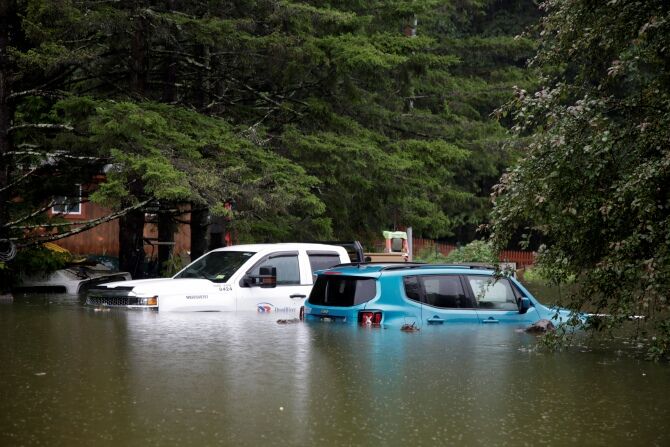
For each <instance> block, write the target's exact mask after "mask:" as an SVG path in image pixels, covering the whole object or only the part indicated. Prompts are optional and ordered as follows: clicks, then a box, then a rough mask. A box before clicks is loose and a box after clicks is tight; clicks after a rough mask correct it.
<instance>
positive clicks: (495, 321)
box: [482, 317, 500, 323]
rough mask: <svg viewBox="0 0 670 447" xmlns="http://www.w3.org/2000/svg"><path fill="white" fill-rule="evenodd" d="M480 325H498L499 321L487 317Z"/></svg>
mask: <svg viewBox="0 0 670 447" xmlns="http://www.w3.org/2000/svg"><path fill="white" fill-rule="evenodd" d="M482 323H500V320H496V319H495V318H493V317H488V318H487V319H486V320H482Z"/></svg>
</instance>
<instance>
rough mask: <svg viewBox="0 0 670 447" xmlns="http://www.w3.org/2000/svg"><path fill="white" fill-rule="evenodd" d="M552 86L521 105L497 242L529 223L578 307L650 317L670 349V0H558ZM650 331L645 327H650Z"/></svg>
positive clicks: (550, 22) (659, 345)
mask: <svg viewBox="0 0 670 447" xmlns="http://www.w3.org/2000/svg"><path fill="white" fill-rule="evenodd" d="M544 8H546V9H547V10H548V14H547V16H546V17H545V19H544V20H543V21H542V23H541V35H542V37H541V39H540V48H539V52H538V55H537V56H536V57H535V59H534V61H533V63H534V64H535V66H537V67H538V68H540V69H541V70H542V71H543V73H544V76H545V78H544V80H543V87H542V88H540V89H538V90H537V91H535V92H532V93H531V92H527V91H526V90H519V91H518V94H517V98H516V100H515V101H514V102H513V103H511V104H510V106H509V107H508V108H507V109H504V110H503V113H505V112H510V113H511V114H512V116H513V118H514V120H515V123H516V124H515V130H516V132H517V134H518V135H521V136H523V137H526V138H527V145H526V147H525V150H524V154H523V157H522V158H521V159H520V160H519V162H518V164H517V165H516V166H515V167H514V168H513V169H511V170H510V171H509V172H508V173H507V174H505V176H504V177H503V178H502V180H501V183H500V184H499V185H498V186H497V187H496V197H495V201H496V206H495V211H494V226H493V228H494V233H495V240H496V241H497V243H498V245H499V246H501V245H504V244H506V243H507V242H508V241H509V240H510V239H511V236H512V232H513V231H515V229H518V228H524V227H526V226H528V229H527V234H528V235H532V234H535V233H539V234H540V235H542V237H543V238H544V240H545V241H546V242H547V244H546V248H545V250H544V251H543V253H542V256H541V261H542V263H543V264H544V266H545V267H546V268H547V269H548V270H549V271H550V272H552V273H553V276H554V279H555V280H557V281H561V280H563V279H565V278H567V277H569V276H570V275H575V276H576V280H577V281H578V282H579V284H580V285H581V287H580V288H579V293H578V294H577V295H576V296H574V299H573V302H572V305H573V307H574V308H575V309H583V308H586V309H589V310H595V311H597V312H606V313H608V314H610V315H611V317H609V318H606V319H605V320H604V322H600V323H601V324H600V325H599V327H603V326H605V327H608V328H617V327H619V326H621V325H622V324H623V323H624V322H625V321H627V320H628V318H629V317H630V316H632V315H639V316H644V318H645V321H647V324H646V325H644V326H643V328H644V329H645V330H651V331H654V334H653V335H655V338H652V339H651V340H650V344H651V347H652V350H651V351H650V353H651V354H652V355H653V356H656V357H659V356H662V355H664V354H667V349H668V346H670V345H669V344H668V340H669V339H670V332H669V331H668V328H669V327H670V324H668V312H669V311H670V308H669V305H668V294H667V290H668V288H669V287H670V251H669V249H668V248H669V247H670V239H669V235H670V211H669V210H670V196H669V195H668V192H669V189H668V185H669V184H670V169H669V168H670V145H669V144H668V142H669V141H670V130H669V129H670V65H668V61H670V57H669V55H668V51H669V50H668V49H669V48H670V45H669V44H670V5H668V3H667V2H664V1H661V0H650V1H645V2H640V1H632V0H618V1H617V0H613V1H609V2H600V3H594V2H590V1H570V2H563V1H554V0H551V1H547V2H545V3H544ZM641 335H644V334H641Z"/></svg>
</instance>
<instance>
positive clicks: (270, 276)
mask: <svg viewBox="0 0 670 447" xmlns="http://www.w3.org/2000/svg"><path fill="white" fill-rule="evenodd" d="M240 286H241V287H261V288H263V289H269V288H273V287H277V267H272V266H266V267H260V268H259V269H258V275H249V274H247V275H244V276H243V277H242V280H241V281H240Z"/></svg>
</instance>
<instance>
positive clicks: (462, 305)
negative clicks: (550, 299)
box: [301, 264, 570, 328]
mask: <svg viewBox="0 0 670 447" xmlns="http://www.w3.org/2000/svg"><path fill="white" fill-rule="evenodd" d="M301 313H302V314H303V317H304V319H305V320H306V321H331V322H343V323H354V324H360V325H364V326H401V327H403V326H404V327H407V325H409V326H413V327H417V328H418V327H422V326H426V325H449V324H454V323H476V324H506V323H513V324H524V325H527V324H532V323H535V322H537V321H539V320H544V319H546V320H550V321H552V322H553V323H554V324H558V323H563V322H565V321H567V320H568V319H569V318H570V312H569V311H568V310H565V309H560V308H549V307H546V306H543V305H542V304H541V303H540V302H538V301H537V299H535V297H534V296H533V295H532V294H531V293H530V292H529V291H528V290H526V288H525V287H524V286H523V285H522V284H521V283H519V281H517V280H516V279H515V278H513V277H507V276H503V275H500V274H496V271H495V270H494V269H492V268H485V267H482V266H476V265H461V264H457V265H434V264H343V265H340V266H336V267H333V268H331V269H328V270H322V271H320V272H317V278H316V282H315V284H314V288H313V289H312V292H311V293H310V295H309V298H308V299H307V301H306V302H305V306H304V309H303V312H301Z"/></svg>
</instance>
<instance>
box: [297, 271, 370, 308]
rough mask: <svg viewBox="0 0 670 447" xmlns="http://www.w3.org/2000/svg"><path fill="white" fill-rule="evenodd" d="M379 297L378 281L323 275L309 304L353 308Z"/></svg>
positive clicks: (317, 282)
mask: <svg viewBox="0 0 670 447" xmlns="http://www.w3.org/2000/svg"><path fill="white" fill-rule="evenodd" d="M375 295H377V280H376V279H374V278H364V277H360V276H339V275H321V276H319V277H318V278H317V279H316V283H315V284H314V288H313V289H312V293H310V294H309V299H308V302H309V303H310V304H317V305H320V306H335V307H351V306H356V305H358V304H363V303H365V302H367V301H370V300H371V299H372V298H374V297H375Z"/></svg>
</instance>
